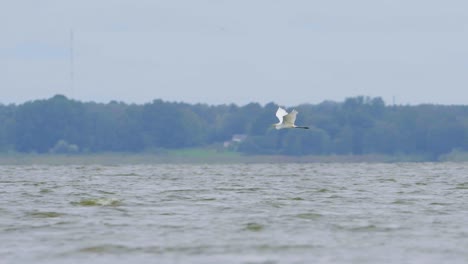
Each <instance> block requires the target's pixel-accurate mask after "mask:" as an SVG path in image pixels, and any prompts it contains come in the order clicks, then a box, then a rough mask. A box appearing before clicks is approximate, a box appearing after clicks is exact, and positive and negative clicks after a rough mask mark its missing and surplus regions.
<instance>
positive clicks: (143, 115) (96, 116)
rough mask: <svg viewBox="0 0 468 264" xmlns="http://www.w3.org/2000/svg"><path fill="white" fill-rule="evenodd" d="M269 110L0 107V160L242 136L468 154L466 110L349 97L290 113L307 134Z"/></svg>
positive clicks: (361, 150)
mask: <svg viewBox="0 0 468 264" xmlns="http://www.w3.org/2000/svg"><path fill="white" fill-rule="evenodd" d="M277 107H278V105H276V104H274V103H269V104H266V105H265V106H262V105H260V104H257V103H250V104H247V105H244V106H237V105H234V104H231V105H216V106H214V105H206V104H186V103H176V102H165V101H162V100H154V101H153V102H151V103H146V104H143V105H137V104H126V103H122V102H115V101H112V102H110V103H106V104H104V103H94V102H80V101H75V100H70V99H68V98H66V97H65V96H62V95H56V96H54V97H52V98H50V99H47V100H35V101H30V102H26V103H23V104H19V105H14V104H12V105H0V152H11V151H15V152H25V153H30V152H34V153H50V152H54V153H94V152H112V151H115V152H143V151H155V150H161V149H176V148H187V147H204V146H210V145H216V144H219V145H222V144H221V143H222V142H224V141H228V140H230V139H231V138H232V136H233V135H235V134H246V135H247V137H246V140H245V141H243V142H242V143H240V144H239V145H238V146H237V148H236V150H237V151H240V152H243V153H246V154H272V155H275V154H282V155H311V154H313V155H329V154H338V155H340V154H355V155H359V154H374V153H377V154H389V155H394V154H418V155H419V154H422V155H428V156H431V157H437V156H439V155H441V154H444V153H448V152H450V151H452V150H454V149H457V150H467V149H468V106H445V105H429V104H428V105H417V106H404V105H396V106H394V105H390V106H386V105H385V103H384V101H383V100H382V99H381V98H379V97H377V98H369V97H362V96H361V97H354V98H348V99H346V100H345V101H344V102H330V101H325V102H323V103H320V104H317V105H311V104H305V105H300V106H297V107H296V109H297V110H298V111H299V114H298V119H297V123H299V124H303V125H308V126H310V127H311V129H309V130H300V129H283V130H275V129H273V128H272V126H271V125H272V124H273V123H276V122H277V120H276V117H275V112H276V109H277Z"/></svg>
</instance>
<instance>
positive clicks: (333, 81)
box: [0, 0, 468, 106]
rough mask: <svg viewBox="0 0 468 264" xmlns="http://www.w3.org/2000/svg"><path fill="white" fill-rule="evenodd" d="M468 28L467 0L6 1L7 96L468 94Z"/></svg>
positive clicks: (236, 98)
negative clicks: (72, 74)
mask: <svg viewBox="0 0 468 264" xmlns="http://www.w3.org/2000/svg"><path fill="white" fill-rule="evenodd" d="M467 29H468V2H466V1H463V0H458V1H457V0H445V1H440V0H367V1H364V0H353V1H350V0H323V1H311V0H303V1H299V0H281V1H280V0H229V1H228V0H166V1H158V0H138V1H135V0H120V1H119V0H98V1H97V0H76V1H66V0H41V1H38V0H29V1H25V0H15V1H1V2H0V103H4V104H5V103H22V102H24V101H27V100H33V99H39V98H48V97H51V96H53V95H55V94H64V95H66V96H68V97H71V98H75V99H79V100H84V101H97V102H108V101H110V100H117V101H125V102H134V103H144V102H150V101H152V100H153V99H157V98H160V99H163V100H169V101H183V102H189V103H197V102H201V103H209V104H224V103H237V104H241V105H242V104H246V103H249V102H259V103H262V104H265V103H268V102H276V103H278V104H280V105H285V106H293V105H297V104H301V103H319V102H322V101H324V100H335V101H341V100H343V99H344V98H346V97H350V96H357V95H365V96H373V97H374V96H381V97H382V98H383V99H384V100H385V101H386V102H387V103H392V100H393V98H395V100H396V103H397V104H407V103H409V104H419V103H439V104H468V85H467V84H468V34H467V33H468V32H467ZM72 31H73V45H72V41H71V32H72ZM72 46H73V52H71V50H72V48H71V47H72ZM71 54H73V56H71ZM71 57H73V63H71ZM72 69H73V73H74V77H73V78H71V71H72ZM72 79H73V81H72Z"/></svg>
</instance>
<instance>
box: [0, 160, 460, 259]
mask: <svg viewBox="0 0 468 264" xmlns="http://www.w3.org/2000/svg"><path fill="white" fill-rule="evenodd" d="M467 172H468V163H398V164H364V163H363V164H360V163H357V164H339V163H326V164H320V163H313V164H232V165H180V164H171V165H131V166H130V165H128V166H127V165H125V166H124V165H122V166H99V165H86V166H72V165H67V166H46V165H43V166H0V241H1V246H0V259H2V263H33V262H34V263H83V261H85V263H131V262H134V263H468V250H467V249H468V225H467V223H468V206H467V202H468V199H467V197H468V196H467V195H468V173H467Z"/></svg>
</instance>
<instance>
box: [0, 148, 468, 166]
mask: <svg viewBox="0 0 468 264" xmlns="http://www.w3.org/2000/svg"><path fill="white" fill-rule="evenodd" d="M429 161H430V162H434V160H430V159H428V158H427V157H424V156H416V155H394V156H389V155H378V154H371V155H328V156H281V155H255V156H251V155H242V154H241V153H238V152H232V151H216V150H212V149H180V150H168V151H165V152H162V153H120V152H109V153H93V154H23V153H3V154H0V165H33V164H38V165H40V164H44V165H72V164H76V165H87V164H101V165H121V164H122V165H123V164H126V165H131V164H162V163H206V164H211V163H213V164H217V163H218V164H223V163H228V164H229V163H395V162H429ZM436 161H440V162H444V161H456V162H464V161H468V154H466V153H449V154H447V155H444V156H441V157H440V158H439V159H438V160H436Z"/></svg>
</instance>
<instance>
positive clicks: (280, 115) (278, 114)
mask: <svg viewBox="0 0 468 264" xmlns="http://www.w3.org/2000/svg"><path fill="white" fill-rule="evenodd" d="M287 114H288V112H286V110H284V109H283V108H281V107H278V110H277V111H276V117H277V118H278V119H279V122H280V124H281V123H282V122H283V117H284V116H286V115H287Z"/></svg>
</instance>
